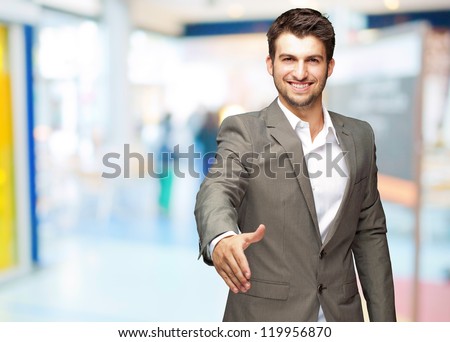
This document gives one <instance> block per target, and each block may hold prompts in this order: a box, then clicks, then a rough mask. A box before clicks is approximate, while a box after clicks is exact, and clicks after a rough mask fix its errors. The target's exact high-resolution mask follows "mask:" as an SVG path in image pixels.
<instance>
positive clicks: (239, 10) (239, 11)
mask: <svg viewBox="0 0 450 342" xmlns="http://www.w3.org/2000/svg"><path fill="white" fill-rule="evenodd" d="M244 12H245V9H244V6H242V5H241V4H237V3H234V4H231V5H230V6H229V7H228V16H229V17H230V18H233V19H239V18H242V16H243V15H244Z"/></svg>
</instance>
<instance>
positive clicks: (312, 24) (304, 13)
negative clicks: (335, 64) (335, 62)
mask: <svg viewBox="0 0 450 342" xmlns="http://www.w3.org/2000/svg"><path fill="white" fill-rule="evenodd" d="M282 33H292V34H294V35H295V36H297V37H299V38H303V37H306V36H314V37H316V38H318V39H319V40H320V41H321V42H322V43H323V44H324V45H325V50H326V53H327V62H329V61H330V60H331V59H332V58H333V53H334V46H335V34H334V29H333V25H332V24H331V22H330V21H329V20H328V18H327V17H325V16H324V15H322V13H320V12H318V11H316V10H313V9H310V8H294V9H291V10H289V11H287V12H284V13H283V14H281V15H280V16H279V17H278V18H277V19H276V20H275V21H274V22H273V23H272V25H271V26H270V28H269V31H268V32H267V41H268V43H269V55H270V58H271V59H272V61H273V60H274V58H275V42H276V40H277V38H278V37H279V36H280V35H281V34H282Z"/></svg>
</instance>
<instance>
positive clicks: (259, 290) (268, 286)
mask: <svg viewBox="0 0 450 342" xmlns="http://www.w3.org/2000/svg"><path fill="white" fill-rule="evenodd" d="M250 282H251V284H252V287H251V288H250V290H248V291H247V292H246V293H245V295H248V296H253V297H260V298H267V299H276V300H287V299H288V296H289V283H285V282H274V281H266V280H259V279H251V280H250Z"/></svg>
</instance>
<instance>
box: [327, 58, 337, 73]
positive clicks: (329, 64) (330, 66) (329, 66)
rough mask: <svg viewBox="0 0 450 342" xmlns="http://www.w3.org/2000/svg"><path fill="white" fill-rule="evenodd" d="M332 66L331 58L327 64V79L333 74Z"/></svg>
mask: <svg viewBox="0 0 450 342" xmlns="http://www.w3.org/2000/svg"><path fill="white" fill-rule="evenodd" d="M334 64H335V61H334V58H331V60H330V61H329V62H328V77H330V76H331V74H332V73H333V70H334Z"/></svg>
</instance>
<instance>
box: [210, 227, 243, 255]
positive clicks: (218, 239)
mask: <svg viewBox="0 0 450 342" xmlns="http://www.w3.org/2000/svg"><path fill="white" fill-rule="evenodd" d="M233 235H237V234H236V232H233V231H232V230H230V231H227V232H225V233H222V234H220V235H218V236H216V237H215V238H214V239H213V240H212V241H211V242H210V244H209V245H208V254H209V258H210V259H211V260H213V258H212V256H213V252H214V248H216V246H217V244H218V243H219V241H220V240H222V239H225V238H226V237H229V236H233ZM213 261H214V260H213Z"/></svg>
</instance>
